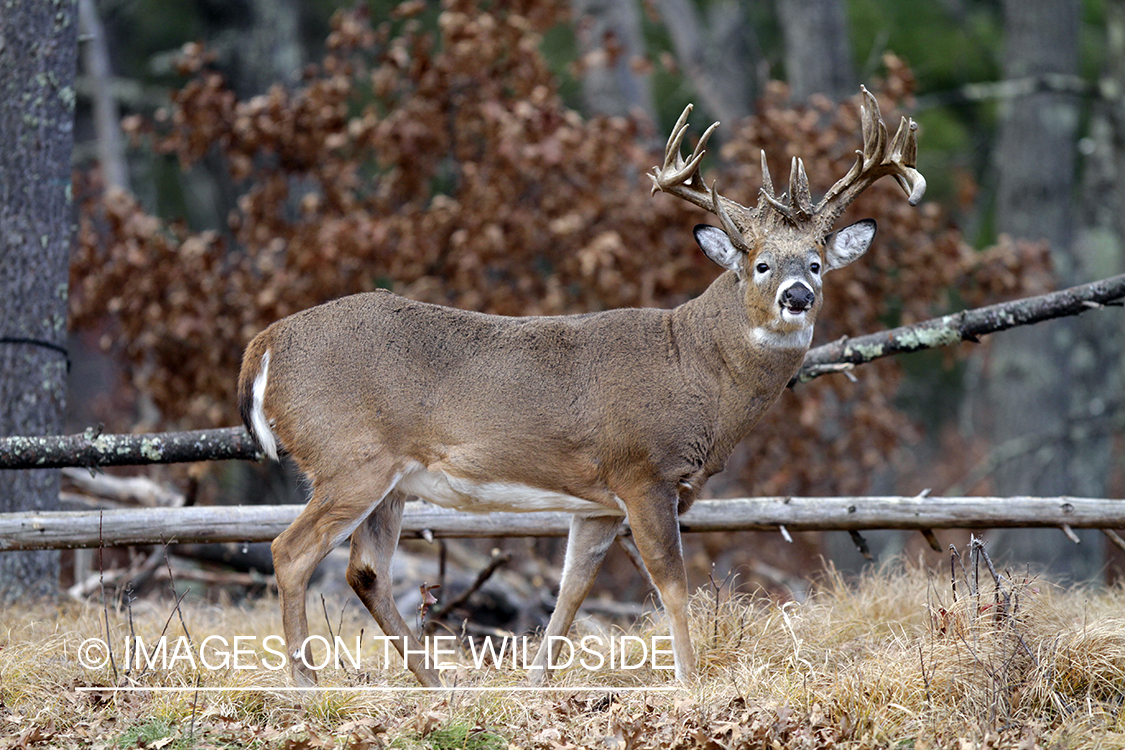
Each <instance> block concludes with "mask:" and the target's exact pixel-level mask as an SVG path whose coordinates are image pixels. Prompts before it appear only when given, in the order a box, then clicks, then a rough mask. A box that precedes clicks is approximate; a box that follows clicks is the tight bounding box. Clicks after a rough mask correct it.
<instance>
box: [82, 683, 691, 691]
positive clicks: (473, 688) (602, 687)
mask: <svg viewBox="0 0 1125 750" xmlns="http://www.w3.org/2000/svg"><path fill="white" fill-rule="evenodd" d="M684 689H685V688H682V687H608V686H606V685H583V686H578V687H531V686H527V685H523V686H520V685H511V686H506V687H478V686H465V687H422V686H421V685H419V686H418V687H380V686H375V687H267V686H264V685H263V686H250V687H160V686H156V687H135V686H134V687H78V688H75V690H76V691H77V692H79V693H98V692H106V691H108V692H114V693H239V692H249V691H260V692H266V693H304V692H318V693H435V692H443V691H449V692H453V691H460V692H467V693H487V692H506V693H561V692H566V693H583V692H587V693H588V692H602V693H671V692H676V691H682V690H684Z"/></svg>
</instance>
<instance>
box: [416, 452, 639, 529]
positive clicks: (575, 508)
mask: <svg viewBox="0 0 1125 750" xmlns="http://www.w3.org/2000/svg"><path fill="white" fill-rule="evenodd" d="M396 487H397V489H399V490H401V491H402V492H405V493H406V494H408V495H414V496H416V497H419V498H421V499H423V500H427V501H429V502H431V503H433V504H434V505H440V506H442V507H443V508H453V509H456V510H465V511H470V512H472V513H492V512H497V511H499V512H517V513H526V512H529V511H561V512H566V513H578V514H580V515H583V516H623V515H625V506H624V504H623V503H621V501H620V500H618V501H617V503H618V507H617V508H608V507H606V506H604V505H602V504H600V503H595V502H592V501H590V500H583V499H582V498H580V497H574V496H573V495H566V494H563V493H561V492H551V491H549V490H542V489H539V488H537V487H529V486H527V485H524V484H512V483H508V482H474V481H472V480H469V479H462V478H460V477H453V476H450V475H448V474H446V473H445V472H444V471H441V470H436V471H431V470H429V469H427V468H426V467H424V466H422V465H421V464H419V463H415V464H413V465H412V466H410V467H408V468H407V470H406V471H405V472H403V474H402V477H401V478H400V479H399V480H398V484H397V485H396Z"/></svg>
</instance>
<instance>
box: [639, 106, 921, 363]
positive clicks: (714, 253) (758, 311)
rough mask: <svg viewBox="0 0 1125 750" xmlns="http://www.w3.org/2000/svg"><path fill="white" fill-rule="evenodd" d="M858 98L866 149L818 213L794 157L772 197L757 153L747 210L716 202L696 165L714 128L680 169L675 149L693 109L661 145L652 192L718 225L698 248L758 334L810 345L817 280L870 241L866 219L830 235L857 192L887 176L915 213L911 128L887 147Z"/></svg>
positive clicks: (874, 113)
mask: <svg viewBox="0 0 1125 750" xmlns="http://www.w3.org/2000/svg"><path fill="white" fill-rule="evenodd" d="M861 92H862V96H863V105H862V106H861V109H860V112H861V122H862V129H863V149H862V150H861V151H857V152H856V153H857V159H856V162H855V164H854V165H853V166H852V168H851V170H850V171H849V172H848V173H847V174H846V175H845V176H844V177H842V178H841V179H840V180H839V181H837V182H836V184H835V185H833V186H832V187H831V188H829V190H828V192H827V193H825V195H824V197H823V198H822V199H821V200H820V202H819V203H817V204H816V205H813V202H812V196H811V194H810V192H809V180H808V177H807V175H806V174H805V166H804V163H803V162H802V161H801V159H799V158H797V157H794V158H793V163H792V167H791V169H790V175H789V190H788V192H786V193H782V194H781V195H780V196H778V195H777V194H776V193H775V192H774V187H773V180H772V179H771V178H770V173H769V167H768V166H767V164H766V155H765V152H762V187H761V189H760V190H759V196H760V199H759V202H758V205H757V206H756V207H754V208H747V207H746V206H743V205H740V204H739V203H736V202H735V201H732V200H730V199H729V198H725V197H723V196H721V195H719V193H718V191H717V190H716V187H715V184H714V183H712V185H711V187H710V189H707V188H706V187H704V184H703V180H702V178H701V177H700V175H699V165H700V162H701V161H702V160H703V156H704V154H705V153H706V151H705V150H704V149H705V147H706V145H707V141H708V139H709V138H710V137H711V134H712V133H714V131H715V128H716V127H718V125H719V123H717V122H716V123H714V124H712V125H711V127H709V128H708V129H707V130H706V131H705V132H704V133H703V136H702V137H701V138H700V139H699V143H698V145H697V146H696V147H695V149H694V151H693V152H692V154H691V156H690V157H689V158H688V159H686V160H685V159H684V158H683V156H682V155H681V154H680V146H681V144H682V142H683V139H684V136H685V134H686V133H687V120H688V115H689V114H691V110H692V105H690V104H689V105H688V106H687V107H686V108H685V109H684V111H683V114H681V115H680V119H679V120H678V121H677V122H676V126H675V128H673V130H672V135H671V137H670V138H669V139H668V144H667V146H666V147H665V151H664V164H663V166H660V167H656V168H654V169H653V173H652V174H651V175H650V177H651V179H652V182H653V188H652V191H653V193H656V192H657V191H664V192H667V193H671V194H672V195H676V196H679V197H680V198H683V199H684V200H687V201H689V202H691V203H694V204H695V205H697V206H699V207H701V208H704V209H706V210H708V211H710V212H711V213H713V214H715V216H717V217H718V218H719V221H720V223H721V225H722V228H721V229H720V228H717V227H713V226H709V225H706V224H701V225H699V226H697V227H696V228H695V238H696V241H697V242H698V243H699V246H700V247H701V248H702V250H703V252H704V253H705V254H706V255H707V257H709V258H710V259H711V260H713V261H714V262H716V263H717V264H719V265H720V266H722V267H723V268H726V269H727V270H729V271H732V272H734V273H735V274H736V275H737V276H738V279H739V281H740V283H742V284H743V285H744V287H745V299H746V305H747V309H748V311H749V313H750V317H751V321H752V324H753V325H754V327H755V328H754V330H756V331H758V332H760V333H761V334H762V335H767V336H782V337H786V336H790V337H793V340H794V343H795V345H799V344H803V345H805V346H807V345H808V340H809V339H811V334H812V324H813V322H814V321H815V319H816V314H817V312H818V311H819V309H820V303H821V296H820V288H821V277H822V275H823V274H824V273H826V272H828V271H832V270H835V269H837V268H842V267H843V266H846V265H847V264H849V263H851V262H852V261H854V260H855V259H856V258H858V257H859V256H861V255H862V254H863V253H864V252H866V251H867V248H868V247H869V246H870V245H871V240H872V239H873V238H874V236H875V228H876V226H875V222H874V221H873V220H870V219H866V220H863V221H860V222H857V223H855V224H852V225H850V226H848V227H845V228H843V229H841V230H839V231H836V232H833V231H832V227H833V225H834V224H835V222H836V220H837V219H838V218H839V217H840V215H841V214H842V213H843V212H844V210H845V209H846V208H847V207H848V205H849V204H851V202H852V201H853V200H855V199H856V197H857V196H859V194H860V193H862V192H863V191H864V190H866V189H867V187H868V186H870V185H871V184H872V183H874V182H875V181H876V180H878V179H879V178H880V177H883V176H884V175H891V176H892V177H894V178H895V179H896V180H897V181H898V183H899V184H900V185H901V186H902V187H903V189H904V190H905V191H906V193H907V195H908V196H909V202H910V204H911V205H912V206H913V205H917V204H918V202H919V201H920V200H921V199H922V195H923V194H924V193H925V191H926V180H925V178H924V177H922V175H921V174H920V173H919V172H918V170H917V169H916V168H915V164H916V161H917V150H918V146H917V140H916V137H915V133H916V131H917V129H918V126H917V124H916V123H915V122H914V121H913V120H909V119H907V118H905V117H904V118H902V121H901V123H900V124H899V127H898V131H897V132H896V133H895V135H894V137H893V138H888V137H887V127H886V124H885V123H884V122H883V119H882V116H881V115H880V113H879V104H878V102H877V101H876V100H875V97H874V96H873V95H872V94H871V93H870V92H869V91H868V90H867V89H866V88H863V87H861Z"/></svg>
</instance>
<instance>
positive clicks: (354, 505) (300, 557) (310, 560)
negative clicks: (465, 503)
mask: <svg viewBox="0 0 1125 750" xmlns="http://www.w3.org/2000/svg"><path fill="white" fill-rule="evenodd" d="M392 485H393V478H392V475H391V473H390V472H377V473H366V472H365V474H364V476H361V477H356V476H355V475H354V474H352V473H348V474H342V475H339V477H338V478H337V479H334V480H333V481H331V482H318V483H317V484H315V485H314V487H313V493H312V497H311V498H309V503H308V505H306V506H305V509H304V510H303V511H301V514H300V515H299V516H297V519H296V520H295V521H293V523H292V524H290V525H289V528H287V529H286V530H285V531H283V532H281V534H279V535H278V537H277V538H276V539H274V540H273V544H271V545H270V551H271V552H272V553H273V568H274V576H275V578H276V579H277V592H278V596H279V597H280V599H281V624H282V628H283V630H284V631H285V647H286V649H287V650H288V653H289V667H290V671H291V672H292V674H293V679H294V680H295V681H296V683H297V684H298V685H299V686H301V687H312V686H313V685H315V684H316V674H315V673H314V672H313V671H312V669H310V668H309V666H308V664H307V663H306V653H305V649H306V645H307V644H306V640H307V639H308V637H309V621H308V616H307V614H306V611H305V598H306V596H307V593H308V587H309V577H310V576H311V575H312V572H313V570H314V569H315V568H316V566H317V565H318V564H319V563H320V561H321V560H323V559H324V557H325V556H326V555H327V554H328V553H329V552H330V551H332V548H333V547H335V546H336V545H337V544H339V543H340V542H342V541H344V540H345V539H347V538H348V535H349V534H351V533H352V531H354V530H355V528H356V527H357V526H359V524H360V523H361V522H362V521H363V519H365V518H366V517H367V516H368V515H370V514H371V512H372V510H373V509H374V508H375V506H377V505H378V504H379V502H381V501H382V499H383V497H384V496H385V495H386V494H387V492H388V490H389V489H390V488H391V486H392Z"/></svg>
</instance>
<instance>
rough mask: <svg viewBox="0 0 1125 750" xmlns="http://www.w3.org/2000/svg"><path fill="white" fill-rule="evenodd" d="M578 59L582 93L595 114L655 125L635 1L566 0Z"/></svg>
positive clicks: (653, 107) (590, 110) (587, 106)
mask: <svg viewBox="0 0 1125 750" xmlns="http://www.w3.org/2000/svg"><path fill="white" fill-rule="evenodd" d="M570 6H571V9H572V11H573V15H574V26H575V31H576V32H577V36H578V48H579V53H580V54H581V56H582V64H583V72H582V93H583V97H584V98H585V100H586V108H587V110H588V111H589V113H590V114H595V115H631V116H634V117H640V118H642V119H647V121H648V122H649V123H654V122H655V115H654V112H655V106H654V105H653V100H652V87H651V83H650V81H649V74H648V73H647V72H646V71H644V70H643V69H642V68H641V67H639V66H638V63H640V62H641V61H643V60H644V59H645V45H644V37H643V36H642V34H641V15H640V8H639V7H638V6H639V4H638V3H637V2H635V0H571V2H570Z"/></svg>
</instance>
